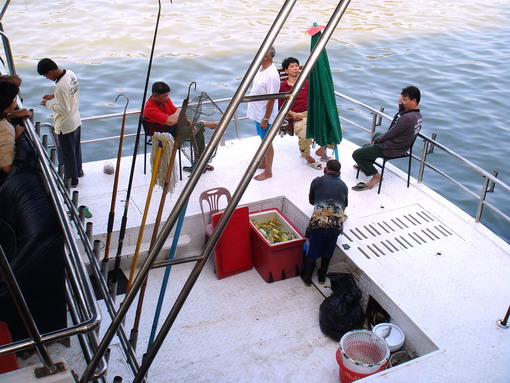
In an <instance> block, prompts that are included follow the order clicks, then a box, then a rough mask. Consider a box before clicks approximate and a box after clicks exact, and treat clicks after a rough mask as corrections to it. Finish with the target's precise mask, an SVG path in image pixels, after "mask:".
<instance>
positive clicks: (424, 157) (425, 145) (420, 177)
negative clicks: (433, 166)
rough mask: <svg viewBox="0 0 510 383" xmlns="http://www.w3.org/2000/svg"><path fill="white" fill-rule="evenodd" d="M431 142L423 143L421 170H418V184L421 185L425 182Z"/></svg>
mask: <svg viewBox="0 0 510 383" xmlns="http://www.w3.org/2000/svg"><path fill="white" fill-rule="evenodd" d="M428 147H429V142H428V141H427V140H424V141H423V150H422V152H421V159H420V169H419V170H418V183H419V184H421V183H422V181H423V173H424V171H425V162H426V160H427V153H428Z"/></svg>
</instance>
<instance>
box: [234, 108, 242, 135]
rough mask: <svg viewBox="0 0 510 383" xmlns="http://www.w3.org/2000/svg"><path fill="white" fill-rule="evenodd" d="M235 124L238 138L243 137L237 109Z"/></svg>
mask: <svg viewBox="0 0 510 383" xmlns="http://www.w3.org/2000/svg"><path fill="white" fill-rule="evenodd" d="M234 126H235V127H236V138H237V139H238V140H239V139H241V130H240V128H239V118H238V117H237V110H236V111H235V113H234Z"/></svg>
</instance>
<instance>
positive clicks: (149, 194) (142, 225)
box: [126, 141, 163, 293]
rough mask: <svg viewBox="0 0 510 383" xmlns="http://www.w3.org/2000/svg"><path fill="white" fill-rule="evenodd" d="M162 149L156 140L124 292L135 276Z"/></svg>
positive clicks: (161, 145) (127, 290)
mask: <svg viewBox="0 0 510 383" xmlns="http://www.w3.org/2000/svg"><path fill="white" fill-rule="evenodd" d="M162 151H163V144H162V143H161V141H159V142H158V148H157V149H156V160H155V161H154V168H153V169H152V177H151V183H150V185H149V190H148V191H147V200H146V201H145V209H144V211H143V217H142V222H141V223H140V231H139V232H138V240H137V242H136V249H135V254H134V256H133V261H132V262H131V272H130V273H129V280H128V284H127V289H126V293H128V292H129V290H131V285H132V284H133V279H134V277H135V270H136V263H137V261H138V255H139V254H140V246H141V245H142V237H143V232H144V230H145V222H146V221H147V215H148V213H149V206H150V204H151V199H152V192H153V190H154V185H155V184H156V177H157V175H158V170H159V163H160V161H161V152H162Z"/></svg>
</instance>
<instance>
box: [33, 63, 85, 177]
mask: <svg viewBox="0 0 510 383" xmlns="http://www.w3.org/2000/svg"><path fill="white" fill-rule="evenodd" d="M37 73H39V74H40V75H41V76H44V77H46V78H47V79H48V80H51V81H55V83H56V85H55V93H54V94H46V95H44V96H43V98H42V101H41V105H44V106H46V107H47V108H48V109H50V110H51V111H52V112H53V128H54V129H55V142H56V145H57V152H58V156H59V159H60V161H61V162H62V163H63V164H64V175H65V177H66V178H70V179H71V186H72V187H76V186H78V177H82V176H83V170H82V158H81V145H80V139H81V118H80V112H79V110H78V108H79V106H80V91H79V88H78V79H77V78H76V75H75V74H74V73H73V72H71V71H70V70H66V69H60V68H59V67H58V65H57V64H56V63H55V62H54V61H53V60H50V59H49V58H44V59H42V60H41V61H39V63H38V64H37Z"/></svg>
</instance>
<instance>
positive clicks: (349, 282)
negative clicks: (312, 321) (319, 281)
mask: <svg viewBox="0 0 510 383" xmlns="http://www.w3.org/2000/svg"><path fill="white" fill-rule="evenodd" d="M328 277H329V279H330V280H331V288H332V289H333V293H332V294H331V295H330V296H329V297H327V298H326V299H324V302H322V304H321V306H320V309H319V325H320V328H321V331H322V332H323V333H324V335H327V336H329V337H330V338H332V339H334V340H336V341H339V340H340V338H341V337H342V335H344V334H345V333H346V332H348V331H351V330H354V329H356V328H361V327H362V326H363V321H364V319H365V314H364V312H363V309H362V308H361V305H360V299H361V296H362V294H361V290H360V289H359V288H358V286H357V284H356V281H355V279H354V277H353V276H352V275H351V274H344V273H329V274H328Z"/></svg>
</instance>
